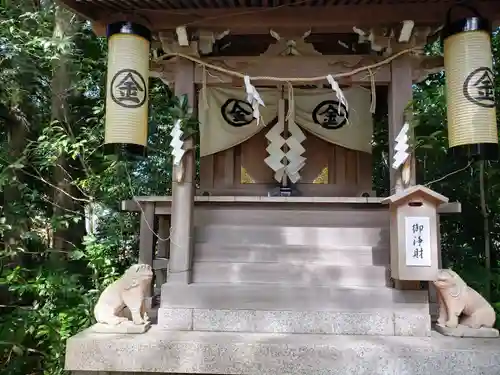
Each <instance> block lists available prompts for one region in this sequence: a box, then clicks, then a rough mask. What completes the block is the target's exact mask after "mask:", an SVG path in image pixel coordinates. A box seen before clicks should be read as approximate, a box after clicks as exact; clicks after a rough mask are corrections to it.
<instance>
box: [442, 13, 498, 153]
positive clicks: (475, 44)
mask: <svg viewBox="0 0 500 375" xmlns="http://www.w3.org/2000/svg"><path fill="white" fill-rule="evenodd" d="M457 5H461V6H464V7H466V8H467V9H469V10H471V11H472V12H473V13H474V16H473V17H469V18H462V19H459V20H456V21H453V22H451V21H450V13H451V10H452V8H453V7H452V8H450V10H449V11H448V18H447V22H446V24H445V27H444V28H443V38H442V40H443V44H444V68H445V73H446V100H447V104H448V109H447V111H448V113H447V115H448V139H449V147H450V150H451V152H452V154H453V155H455V156H457V157H462V158H463V157H467V158H468V159H472V160H493V159H498V131H497V121H496V110H495V92H494V88H495V85H494V75H493V71H492V64H493V58H492V53H491V24H490V22H489V21H488V20H487V19H485V18H483V17H481V16H480V15H479V14H478V12H477V11H476V10H475V9H474V8H471V7H469V6H466V5H464V4H457Z"/></svg>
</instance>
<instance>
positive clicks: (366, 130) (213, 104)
mask: <svg viewBox="0 0 500 375" xmlns="http://www.w3.org/2000/svg"><path fill="white" fill-rule="evenodd" d="M257 90H258V92H259V94H260V96H261V97H262V100H263V101H264V103H265V107H261V110H260V112H261V116H262V119H261V124H260V125H257V123H256V121H255V119H252V115H251V107H250V105H249V104H248V103H246V93H245V90H244V88H220V87H205V88H203V89H202V90H201V91H200V97H199V100H198V119H199V123H200V152H201V156H206V155H211V154H215V153H217V152H220V151H224V150H227V149H229V148H231V147H234V146H236V145H238V144H240V143H243V142H244V141H246V140H247V139H249V138H250V137H252V136H253V135H255V134H256V133H258V132H259V131H261V130H262V127H263V126H267V125H268V124H269V123H270V122H271V121H272V120H274V119H275V118H276V117H277V115H278V101H279V99H280V98H281V93H280V92H279V91H278V90H276V89H263V88H258V89H257ZM343 93H344V96H345V98H346V100H347V103H348V120H347V122H346V123H345V125H343V126H340V127H338V128H336V129H328V128H325V127H322V126H321V124H325V121H326V120H328V114H329V113H330V114H331V111H332V108H335V109H337V108H338V106H337V104H336V101H337V98H336V95H335V93H334V92H333V91H332V90H330V89H313V90H307V89H294V90H293V94H294V95H293V103H294V105H295V123H296V124H297V125H299V126H300V127H302V128H304V129H306V130H307V131H309V132H311V133H312V134H314V135H316V136H317V137H319V138H321V139H323V140H325V141H326V142H329V143H333V144H336V145H339V146H342V147H346V148H349V149H352V150H357V151H363V152H368V153H371V151H372V146H371V140H372V133H373V119H372V115H371V113H370V104H371V93H370V91H369V90H366V89H364V88H361V87H353V88H349V89H346V90H343ZM332 101H333V102H332ZM331 105H333V107H330V106H331ZM313 114H316V116H313ZM331 117H336V120H337V122H340V121H339V120H341V119H342V118H343V116H339V115H338V114H335V115H334V116H331ZM315 119H316V122H315ZM228 120H229V122H228ZM247 121H251V122H248V123H247ZM230 122H232V124H231V123H230ZM326 122H328V121H326ZM337 125H339V124H333V126H337Z"/></svg>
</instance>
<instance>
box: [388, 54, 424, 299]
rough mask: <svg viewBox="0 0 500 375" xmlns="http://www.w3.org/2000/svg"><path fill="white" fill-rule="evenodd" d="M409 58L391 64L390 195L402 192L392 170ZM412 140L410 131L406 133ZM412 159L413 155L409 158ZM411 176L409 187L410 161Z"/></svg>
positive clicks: (414, 284) (412, 284)
mask: <svg viewBox="0 0 500 375" xmlns="http://www.w3.org/2000/svg"><path fill="white" fill-rule="evenodd" d="M412 75H413V72H412V63H411V57H408V56H405V57H401V58H399V59H395V60H393V61H392V62H391V83H390V84H389V96H388V101H389V102H388V112H389V113H388V115H389V116H388V118H389V170H390V174H389V176H390V194H389V195H392V194H395V193H397V192H400V191H402V190H404V185H403V179H402V175H401V168H399V169H398V170H395V169H393V168H392V162H393V156H394V146H395V145H396V137H397V135H398V134H399V132H400V131H401V129H402V128H403V125H404V122H405V110H406V107H407V106H408V104H409V103H410V102H411V101H412V100H413V87H412V85H413V79H412ZM408 136H409V138H410V139H411V138H412V130H411V129H410V132H409V133H408ZM411 157H412V159H413V158H414V155H412V156H411ZM410 168H411V172H410V173H411V175H410V183H409V185H410V186H411V185H415V184H416V178H415V162H414V160H411V167H410ZM394 287H395V288H396V289H406V290H415V289H420V282H418V281H401V280H395V281H394Z"/></svg>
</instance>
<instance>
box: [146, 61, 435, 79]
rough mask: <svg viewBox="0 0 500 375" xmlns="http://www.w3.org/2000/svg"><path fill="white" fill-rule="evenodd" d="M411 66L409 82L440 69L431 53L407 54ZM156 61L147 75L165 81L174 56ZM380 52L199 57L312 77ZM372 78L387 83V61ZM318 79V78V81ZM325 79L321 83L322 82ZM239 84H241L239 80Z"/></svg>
mask: <svg viewBox="0 0 500 375" xmlns="http://www.w3.org/2000/svg"><path fill="white" fill-rule="evenodd" d="M408 58H409V60H411V67H412V79H413V82H419V81H421V80H422V79H424V77H426V76H427V75H428V73H427V72H436V71H439V70H440V69H442V65H443V62H442V58H439V57H435V56H412V57H409V56H408ZM178 59H180V58H174V59H171V60H165V61H160V62H156V63H152V65H151V74H150V75H151V76H154V77H161V78H162V80H163V81H165V82H173V81H174V80H175V79H174V78H175V67H176V64H177V60H178ZM384 59H385V58H384V57H381V56H372V55H331V56H325V55H323V56H276V57H263V56H225V57H212V58H205V59H202V60H203V61H205V62H207V63H210V64H213V65H216V66H219V67H223V68H225V69H228V70H232V71H237V72H240V73H244V74H247V75H249V76H251V77H255V76H271V77H280V78H288V77H304V78H307V77H316V76H327V75H328V74H338V73H344V72H349V71H352V70H353V69H356V68H358V67H362V66H367V65H371V64H374V63H377V62H379V61H382V60H384ZM209 72H210V74H207V77H206V78H207V79H206V83H207V84H209V85H210V84H217V85H221V84H222V85H224V84H231V85H232V84H234V83H235V82H238V79H237V78H234V77H233V76H229V75H226V74H223V73H220V72H217V71H214V70H211V69H209ZM372 72H373V74H374V79H375V82H376V83H377V84H378V85H387V84H389V82H391V67H390V64H387V65H385V66H382V67H380V68H378V69H376V70H373V71H372ZM194 82H195V83H196V84H201V83H203V68H202V67H201V66H199V65H196V67H195V74H194ZM339 82H341V83H342V84H347V85H349V84H365V85H366V84H370V76H369V74H368V72H366V71H365V72H362V73H358V74H356V75H354V76H352V77H350V78H341V79H340V80H339ZM254 83H256V84H266V83H267V84H269V82H265V81H260V82H254ZM318 83H321V82H318ZM326 83H327V82H326V80H325V82H324V84H326ZM241 84H243V83H242V82H241Z"/></svg>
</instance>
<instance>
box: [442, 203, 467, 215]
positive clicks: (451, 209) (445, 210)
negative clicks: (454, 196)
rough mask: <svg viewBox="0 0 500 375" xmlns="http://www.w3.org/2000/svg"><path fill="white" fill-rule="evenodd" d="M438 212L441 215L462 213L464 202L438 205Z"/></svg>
mask: <svg viewBox="0 0 500 375" xmlns="http://www.w3.org/2000/svg"><path fill="white" fill-rule="evenodd" d="M437 213H438V214H439V215H446V214H459V213H462V204H461V203H460V202H449V203H443V204H441V205H439V206H438V209H437Z"/></svg>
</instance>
